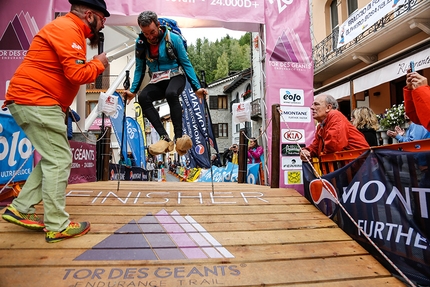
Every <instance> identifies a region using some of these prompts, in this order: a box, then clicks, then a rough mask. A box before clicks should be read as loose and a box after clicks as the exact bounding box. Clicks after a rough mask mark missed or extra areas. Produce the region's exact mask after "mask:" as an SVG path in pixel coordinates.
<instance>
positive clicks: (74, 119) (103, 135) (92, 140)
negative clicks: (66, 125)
mask: <svg viewBox="0 0 430 287" xmlns="http://www.w3.org/2000/svg"><path fill="white" fill-rule="evenodd" d="M69 113H70V114H71V115H72V119H73V121H74V122H75V124H76V126H77V127H78V129H79V131H80V132H81V135H82V136H83V137H84V138H85V139H86V140H88V141H90V142H92V143H96V142H98V141H101V140H102V139H103V138H104V137H105V135H106V133H107V129H105V130H104V132H103V134H102V136H101V137H100V138H98V139H97V140H94V139H90V138H89V137H87V135H86V134H85V132H84V131H83V130H82V129H81V127H80V126H79V125H78V121H77V120H76V118H75V115H74V114H73V113H72V112H69Z"/></svg>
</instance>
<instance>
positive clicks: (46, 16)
mask: <svg viewBox="0 0 430 287" xmlns="http://www.w3.org/2000/svg"><path fill="white" fill-rule="evenodd" d="M64 2H67V1H64ZM53 5H54V0H38V1H37V5H35V2H34V1H33V0H13V1H0V35H1V38H0V67H2V68H1V69H0V101H1V100H4V98H5V94H6V86H7V82H8V81H9V80H10V78H11V77H12V76H13V73H14V72H15V70H16V68H17V67H18V66H19V64H21V62H22V60H23V59H24V56H25V54H26V53H27V50H28V48H29V47H30V43H31V41H32V40H33V37H34V35H36V33H37V32H39V29H40V28H42V27H43V26H44V25H46V24H47V23H48V22H50V21H51V20H52V18H53V16H54V14H53V10H52V8H53Z"/></svg>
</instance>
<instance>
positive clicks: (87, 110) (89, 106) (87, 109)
mask: <svg viewBox="0 0 430 287" xmlns="http://www.w3.org/2000/svg"><path fill="white" fill-rule="evenodd" d="M98 103H99V101H98V100H97V101H87V102H86V107H85V114H86V117H88V116H89V115H90V113H91V111H92V110H93V109H94V108H95V107H96V105H97V104H98ZM98 116H101V113H100V114H99V115H98Z"/></svg>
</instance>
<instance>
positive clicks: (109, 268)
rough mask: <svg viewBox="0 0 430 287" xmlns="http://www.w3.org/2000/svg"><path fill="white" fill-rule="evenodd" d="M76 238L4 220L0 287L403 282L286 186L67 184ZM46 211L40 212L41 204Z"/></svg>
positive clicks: (0, 223) (0, 222)
mask: <svg viewBox="0 0 430 287" xmlns="http://www.w3.org/2000/svg"><path fill="white" fill-rule="evenodd" d="M67 191H68V198H67V211H68V212H69V213H70V217H71V220H73V221H90V222H91V224H92V225H91V231H90V232H89V233H88V234H87V235H85V236H83V237H79V238H74V239H70V240H65V241H63V242H59V243H53V244H48V243H45V240H44V233H43V232H35V231H30V230H26V229H24V228H22V227H19V226H15V225H13V224H10V223H7V222H6V221H4V220H0V236H1V237H0V287H12V286H14V287H39V286H40V287H45V286H55V287H62V286H64V287H66V286H67V287H71V286H74V287H108V286H109V287H126V286H127V287H131V286H151V287H154V286H158V287H176V286H178V287H179V286H186V287H187V286H230V287H233V286H327V287H328V286H330V287H332V286H342V287H343V286H360V287H361V286H378V287H379V286H405V285H404V284H402V282H400V281H399V280H398V279H396V278H395V277H393V276H392V275H391V274H390V273H389V272H388V271H387V270H386V269H385V268H384V267H383V266H382V265H381V264H379V263H378V262H377V261H376V260H375V259H374V258H373V257H372V256H371V255H369V254H368V253H367V252H366V251H365V250H364V249H363V248H361V247H360V246H359V245H358V244H357V243H356V242H355V241H353V240H352V239H351V238H350V237H349V236H348V235H346V234H345V233H344V232H343V231H342V230H341V229H339V228H338V227H337V225H336V224H334V223H333V222H332V221H331V220H329V219H327V217H326V216H325V215H323V214H322V213H321V212H319V211H318V210H317V209H316V208H315V207H314V206H313V205H311V204H309V202H307V200H306V199H304V198H303V197H302V196H300V194H298V193H297V192H296V191H295V190H292V189H271V188H270V187H267V186H256V185H248V184H237V183H214V191H215V192H214V193H213V194H212V185H211V183H186V182H121V184H120V189H119V191H117V182H111V181H109V182H95V183H86V184H75V185H69V187H68V189H67ZM37 209H38V212H39V214H43V212H42V206H38V207H37Z"/></svg>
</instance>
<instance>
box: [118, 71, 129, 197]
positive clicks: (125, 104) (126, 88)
mask: <svg viewBox="0 0 430 287" xmlns="http://www.w3.org/2000/svg"><path fill="white" fill-rule="evenodd" d="M123 86H124V89H125V90H128V89H129V88H130V71H128V70H127V71H125V80H124V83H123ZM126 109H127V94H126V93H125V94H124V116H123V118H122V137H121V149H120V158H121V155H122V151H123V149H124V137H125V135H124V134H125V129H126ZM124 160H125V157H124ZM120 172H121V169H120ZM120 174H121V173H120ZM120 182H121V176H118V186H117V188H116V191H118V190H119V184H120Z"/></svg>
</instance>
